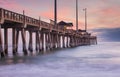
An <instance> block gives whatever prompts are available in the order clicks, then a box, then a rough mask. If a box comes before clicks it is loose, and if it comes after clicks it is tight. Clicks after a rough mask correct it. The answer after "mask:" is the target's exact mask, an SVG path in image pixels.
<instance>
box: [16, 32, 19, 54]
mask: <svg viewBox="0 0 120 77" xmlns="http://www.w3.org/2000/svg"><path fill="white" fill-rule="evenodd" d="M18 41H19V30H17V31H16V51H17V52H18Z"/></svg>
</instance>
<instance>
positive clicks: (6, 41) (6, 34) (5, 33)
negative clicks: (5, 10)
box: [4, 28, 8, 55]
mask: <svg viewBox="0 0 120 77" xmlns="http://www.w3.org/2000/svg"><path fill="white" fill-rule="evenodd" d="M4 52H5V55H8V28H4Z"/></svg>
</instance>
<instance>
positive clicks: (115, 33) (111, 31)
mask: <svg viewBox="0 0 120 77" xmlns="http://www.w3.org/2000/svg"><path fill="white" fill-rule="evenodd" d="M92 32H93V33H96V34H97V36H98V39H99V40H100V41H116V42H117V41H120V28H100V29H94V30H92Z"/></svg>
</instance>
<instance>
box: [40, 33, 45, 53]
mask: <svg viewBox="0 0 120 77" xmlns="http://www.w3.org/2000/svg"><path fill="white" fill-rule="evenodd" d="M40 38H41V39H40V40H41V50H42V51H44V33H43V32H41V37H40Z"/></svg>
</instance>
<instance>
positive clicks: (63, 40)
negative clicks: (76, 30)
mask: <svg viewBox="0 0 120 77" xmlns="http://www.w3.org/2000/svg"><path fill="white" fill-rule="evenodd" d="M62 38H63V39H62V42H63V48H65V36H64V35H63V36H62Z"/></svg>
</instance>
